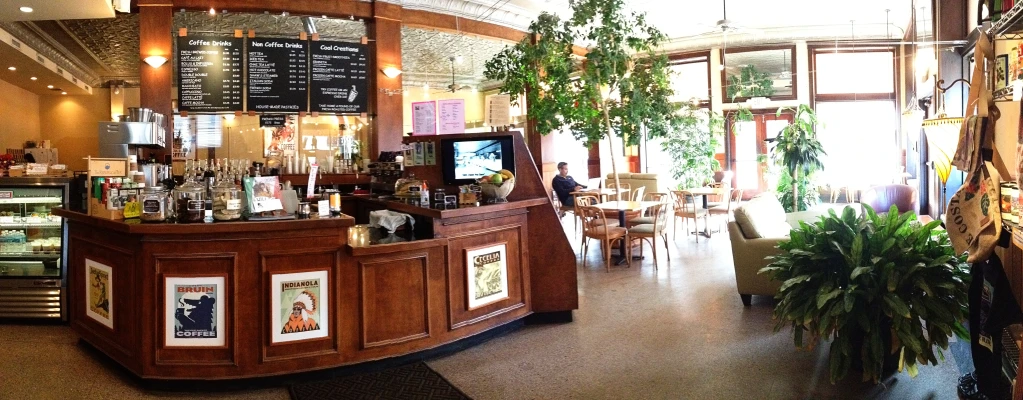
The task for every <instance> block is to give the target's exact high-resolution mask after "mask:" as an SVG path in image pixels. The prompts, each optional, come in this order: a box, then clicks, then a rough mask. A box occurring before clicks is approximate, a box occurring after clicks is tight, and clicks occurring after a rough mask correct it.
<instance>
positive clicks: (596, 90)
mask: <svg viewBox="0 0 1023 400" xmlns="http://www.w3.org/2000/svg"><path fill="white" fill-rule="evenodd" d="M571 9H572V16H571V18H569V19H568V20H566V21H562V20H561V19H560V18H558V17H557V16H555V15H552V14H548V13H546V12H545V13H542V14H540V16H539V17H538V18H537V20H536V21H533V22H532V23H531V24H530V26H529V33H530V35H529V36H527V37H526V38H525V39H523V40H522V41H521V42H519V43H517V44H516V45H515V46H512V47H508V48H505V49H504V50H502V51H501V52H500V53H498V54H497V55H495V56H494V58H493V59H491V60H489V61H487V63H486V71H485V72H484V75H485V76H486V77H487V79H491V80H497V81H503V84H502V86H501V92H502V93H507V94H511V95H513V98H515V97H516V96H517V95H519V94H525V100H526V113H527V115H528V117H529V118H530V119H531V120H532V121H534V122H535V127H536V128H535V133H539V134H542V135H547V134H550V133H551V132H554V131H559V130H562V129H567V130H568V131H570V132H571V133H572V135H573V136H575V138H576V139H578V140H580V141H584V142H585V143H586V144H587V145H592V144H593V143H598V142H599V141H600V140H601V139H605V138H606V139H610V138H611V137H614V136H618V137H620V138H622V139H623V141H624V143H625V144H626V145H634V144H637V143H638V142H639V140H640V138H641V137H642V136H643V132H644V131H645V132H646V136H647V137H650V138H656V137H663V136H664V135H666V134H667V133H668V132H669V131H671V130H674V129H677V127H678V126H679V124H680V123H681V117H680V116H679V115H677V111H678V110H679V108H680V106H679V105H677V104H676V103H673V102H672V101H671V96H672V94H673V92H672V89H671V85H670V82H669V75H670V70H669V69H668V61H667V57H666V56H664V55H659V54H655V53H654V51H655V49H656V48H657V47H658V46H659V45H660V43H661V42H662V41H664V40H665V39H666V36H665V35H664V34H663V33H661V32H660V31H659V30H657V29H656V28H654V27H653V26H650V25H648V24H647V22H646V17H645V15H644V14H642V13H627V12H625V3H624V0H576V1H573V2H571ZM575 43H588V44H589V45H588V46H587V48H586V56H585V60H580V61H579V62H575V61H573V60H576V59H577V58H576V57H575V56H574V55H573V45H574V44H575ZM609 148H610V149H609V150H610V155H611V170H612V172H613V174H614V179H615V185H616V186H617V185H618V184H619V182H618V167H617V163H616V161H615V154H614V146H613V145H610V143H609Z"/></svg>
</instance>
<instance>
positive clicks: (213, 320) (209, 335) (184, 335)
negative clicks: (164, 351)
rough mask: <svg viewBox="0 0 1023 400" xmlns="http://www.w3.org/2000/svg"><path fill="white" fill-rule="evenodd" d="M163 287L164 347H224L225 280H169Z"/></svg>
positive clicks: (201, 278)
mask: <svg viewBox="0 0 1023 400" xmlns="http://www.w3.org/2000/svg"><path fill="white" fill-rule="evenodd" d="M164 288H165V289H164V290H165V293H164V302H165V303H164V304H165V306H164V307H165V310H164V313H165V320H164V326H165V328H164V329H165V331H164V338H165V343H166V346H168V347H175V346H182V347H222V346H226V345H227V338H225V337H224V319H225V314H224V309H225V304H226V296H225V294H226V292H225V291H224V277H222V276H210V277H195V278H179V277H168V278H166V280H165V281H164Z"/></svg>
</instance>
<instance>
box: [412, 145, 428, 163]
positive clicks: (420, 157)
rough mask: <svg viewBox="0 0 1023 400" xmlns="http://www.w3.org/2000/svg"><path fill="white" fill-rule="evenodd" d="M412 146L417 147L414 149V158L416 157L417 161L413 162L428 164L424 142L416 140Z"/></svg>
mask: <svg viewBox="0 0 1023 400" xmlns="http://www.w3.org/2000/svg"><path fill="white" fill-rule="evenodd" d="M412 146H414V147H415V150H413V153H414V158H415V161H414V162H413V164H415V165H426V154H425V153H424V152H423V143H422V142H415V143H412Z"/></svg>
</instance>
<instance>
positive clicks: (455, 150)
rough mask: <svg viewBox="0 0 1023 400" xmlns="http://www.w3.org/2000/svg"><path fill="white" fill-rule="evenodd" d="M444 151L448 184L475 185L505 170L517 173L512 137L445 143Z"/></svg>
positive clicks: (449, 141) (457, 140)
mask: <svg viewBox="0 0 1023 400" xmlns="http://www.w3.org/2000/svg"><path fill="white" fill-rule="evenodd" d="M441 151H442V157H443V162H444V180H445V183H447V184H449V185H454V184H466V183H472V182H473V181H475V180H477V179H479V178H482V177H484V176H487V175H493V174H495V173H497V172H498V171H500V170H502V169H507V170H509V171H512V173H514V172H515V171H514V166H515V157H514V155H513V154H512V144H511V138H510V137H488V138H480V139H455V140H442V142H441Z"/></svg>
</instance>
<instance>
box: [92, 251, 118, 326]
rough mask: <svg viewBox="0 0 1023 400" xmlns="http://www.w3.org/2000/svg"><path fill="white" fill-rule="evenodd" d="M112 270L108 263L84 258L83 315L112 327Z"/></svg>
mask: <svg viewBox="0 0 1023 400" xmlns="http://www.w3.org/2000/svg"><path fill="white" fill-rule="evenodd" d="M113 284H114V277H113V271H112V270H111V269H110V266H109V265H104V264H100V263H98V262H95V261H93V260H90V259H88V258H86V259H85V293H86V299H85V315H87V316H89V318H92V319H94V320H96V321H97V322H99V323H101V324H103V325H106V327H107V328H110V329H114V305H113V303H112V302H111V300H112V299H113V290H114V285H113Z"/></svg>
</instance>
